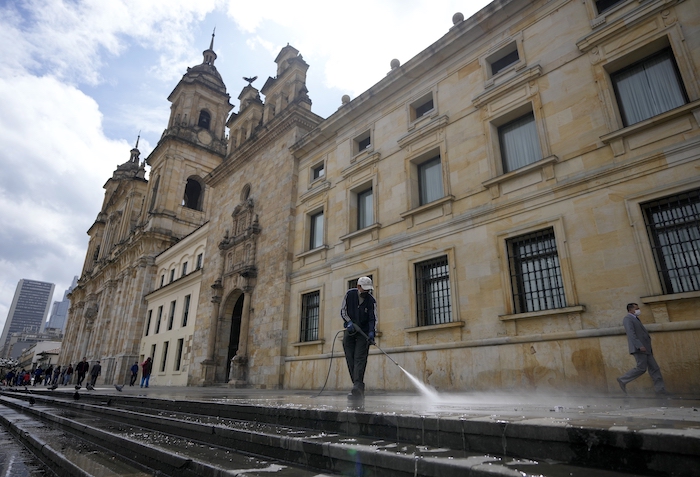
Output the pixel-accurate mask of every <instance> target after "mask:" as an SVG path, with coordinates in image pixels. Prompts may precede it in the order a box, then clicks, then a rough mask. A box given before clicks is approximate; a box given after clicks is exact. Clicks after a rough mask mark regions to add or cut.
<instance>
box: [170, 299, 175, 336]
mask: <svg viewBox="0 0 700 477" xmlns="http://www.w3.org/2000/svg"><path fill="white" fill-rule="evenodd" d="M174 320H175V300H173V301H171V302H170V313H168V330H172V329H173V321H174Z"/></svg>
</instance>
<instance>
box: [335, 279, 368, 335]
mask: <svg viewBox="0 0 700 477" xmlns="http://www.w3.org/2000/svg"><path fill="white" fill-rule="evenodd" d="M340 316H341V317H342V318H343V320H344V321H345V322H348V321H352V322H353V323H354V324H355V325H358V326H359V327H360V329H361V330H362V331H364V332H365V333H373V332H374V330H375V329H376V327H377V300H375V299H374V297H373V296H372V295H371V294H370V293H367V294H365V296H364V301H363V302H362V304H360V292H359V291H358V290H357V288H351V289H350V290H348V292H347V293H346V294H345V297H344V298H343V303H342V305H341V306H340Z"/></svg>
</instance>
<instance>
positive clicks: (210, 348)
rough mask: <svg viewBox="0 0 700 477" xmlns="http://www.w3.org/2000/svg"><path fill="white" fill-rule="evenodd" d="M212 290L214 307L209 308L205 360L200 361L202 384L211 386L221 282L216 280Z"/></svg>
mask: <svg viewBox="0 0 700 477" xmlns="http://www.w3.org/2000/svg"><path fill="white" fill-rule="evenodd" d="M211 287H212V289H213V290H214V296H212V298H211V302H212V303H213V305H214V306H212V308H211V315H210V317H209V335H208V339H207V359H205V360H204V361H202V368H203V369H202V371H203V376H202V377H203V381H204V384H212V383H214V381H215V380H216V337H217V335H218V333H219V321H220V320H219V312H220V310H221V296H220V295H219V294H220V293H221V288H222V285H221V280H216V281H215V282H214V284H213V285H212V286H211Z"/></svg>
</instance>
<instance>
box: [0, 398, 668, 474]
mask: <svg viewBox="0 0 700 477" xmlns="http://www.w3.org/2000/svg"><path fill="white" fill-rule="evenodd" d="M17 397H19V398H26V397H27V396H24V395H20V396H17ZM105 398H106V400H103V399H105ZM35 400H36V402H37V404H35V405H34V406H29V405H28V404H27V403H26V402H24V400H23V399H17V398H9V397H6V398H2V402H4V403H5V404H7V405H9V406H14V407H16V408H18V409H22V410H23V411H24V412H25V413H31V414H33V415H35V416H37V418H39V417H40V418H41V419H43V420H46V421H50V422H53V423H55V425H57V426H59V427H61V428H63V429H70V432H72V433H77V434H79V435H83V436H89V437H90V439H91V440H99V441H101V442H108V443H109V446H108V447H109V449H124V452H131V453H132V454H138V455H139V458H135V460H137V461H139V462H140V463H142V464H144V463H145V465H149V467H150V466H151V465H153V464H154V463H155V462H166V463H168V466H167V467H168V468H169V469H171V471H173V470H176V469H184V468H195V467H196V468H197V469H198V473H197V474H196V475H214V474H211V473H209V472H211V471H212V469H211V468H210V467H206V465H211V464H210V463H211V462H217V461H216V459H217V458H220V457H221V456H220V455H219V454H217V455H215V456H208V457H207V458H206V459H202V458H201V455H200V452H202V449H207V448H208V449H209V451H212V450H213V449H218V450H220V451H226V452H229V454H230V455H233V454H236V453H237V452H243V453H245V454H249V455H257V456H263V457H264V458H269V459H276V460H277V461H278V462H280V461H281V462H282V463H281V464H277V465H281V466H282V467H284V466H285V465H288V464H289V463H291V464H293V465H295V466H303V467H305V468H313V469H317V470H318V471H321V472H330V473H334V474H335V473H340V474H343V475H348V474H350V475H357V474H358V472H361V473H362V475H380V474H381V475H382V477H388V476H397V477H398V476H401V477H404V476H409V475H411V476H415V475H425V476H438V475H439V476H441V477H442V476H452V475H454V476H463V475H469V476H476V477H478V476H484V477H492V476H495V475H499V476H503V475H513V476H515V475H518V476H524V475H542V476H559V475H571V476H600V477H602V476H619V475H624V474H623V473H620V472H610V471H606V470H595V469H591V468H585V467H577V466H571V465H566V464H563V463H561V462H556V461H552V460H550V459H543V460H540V461H536V460H531V459H524V458H513V457H508V456H505V455H493V454H487V453H481V452H474V451H469V450H464V449H455V448H454V447H450V446H448V445H443V446H430V445H426V444H424V443H418V444H416V443H414V442H408V441H404V440H401V439H377V438H375V437H373V436H370V437H367V436H363V435H362V433H361V432H358V433H348V432H332V431H330V429H331V428H336V429H341V430H342V429H351V430H358V431H361V430H362V426H358V425H357V420H358V418H361V417H362V416H361V414H362V413H354V412H351V413H331V414H329V413H328V412H326V411H323V410H321V411H318V412H311V413H310V414H308V413H307V412H306V411H302V410H300V409H285V408H267V409H264V410H263V409H255V406H253V407H250V406H235V405H234V406H230V405H224V406H221V405H218V404H217V403H212V402H206V403H202V402H190V401H177V402H175V401H169V400H162V399H145V398H142V397H121V396H119V397H116V396H113V395H112V396H100V395H97V394H90V395H87V396H86V397H85V399H81V401H78V402H72V401H66V400H61V399H58V398H56V397H53V396H39V395H36V394H35ZM275 411H276V412H275ZM307 411H308V410H307ZM344 414H351V415H352V417H351V416H349V415H344ZM254 417H258V418H260V419H255V418H254ZM321 417H322V419H319V418H321ZM331 417H333V418H332V419H331ZM360 420H361V419H360ZM302 422H303V423H305V424H306V425H299V424H300V423H302ZM353 422H354V423H353ZM282 423H284V424H282ZM290 423H294V425H290ZM414 424H415V423H414ZM381 425H382V426H385V425H386V424H381ZM414 427H415V426H414ZM422 429H423V432H421V435H420V439H421V440H422V441H426V439H428V440H429V439H430V438H429V437H428V438H426V433H425V432H424V431H425V423H423V424H422ZM434 430H435V431H437V433H436V434H437V435H438V436H439V435H440V429H439V428H436V429H434ZM396 433H397V434H405V435H406V436H407V437H409V438H410V440H411V439H412V440H416V439H417V435H416V433H415V432H410V433H409V432H405V431H401V430H397V431H396ZM433 433H435V432H433ZM428 435H430V432H429V433H428ZM501 435H503V434H501ZM502 445H503V444H502ZM460 446H462V447H463V446H464V442H462V443H461V444H460ZM231 450H233V452H231ZM193 453H194V455H192V454H193ZM218 465H223V467H222V468H228V469H230V467H228V463H223V464H218ZM218 465H217V466H216V467H218ZM239 465H240V464H239ZM156 468H157V467H156ZM251 470H252V469H251ZM296 471H298V472H304V469H301V468H300V469H296ZM162 472H165V470H162ZM166 473H168V472H166ZM168 474H169V473H168ZM169 475H170V474H169ZM246 475H254V474H251V473H250V470H249V471H246ZM294 475H302V474H294ZM308 475H315V474H314V473H313V471H312V474H308ZM627 475H629V474H627ZM649 475H652V474H649ZM653 475H658V474H653ZM667 475H673V474H667ZM679 475H681V474H679Z"/></svg>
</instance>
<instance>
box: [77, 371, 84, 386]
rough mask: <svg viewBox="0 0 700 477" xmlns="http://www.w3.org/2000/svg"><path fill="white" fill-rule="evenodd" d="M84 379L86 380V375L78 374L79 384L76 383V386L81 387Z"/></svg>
mask: <svg viewBox="0 0 700 477" xmlns="http://www.w3.org/2000/svg"><path fill="white" fill-rule="evenodd" d="M83 379H85V373H78V382H76V383H75V384H77V385H78V386H80V385H81V384H83Z"/></svg>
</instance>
